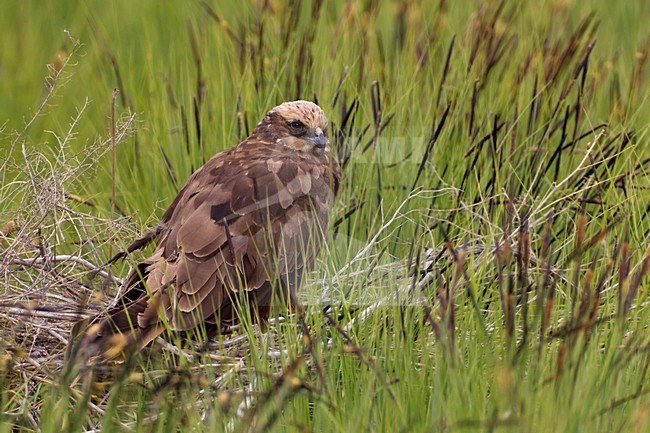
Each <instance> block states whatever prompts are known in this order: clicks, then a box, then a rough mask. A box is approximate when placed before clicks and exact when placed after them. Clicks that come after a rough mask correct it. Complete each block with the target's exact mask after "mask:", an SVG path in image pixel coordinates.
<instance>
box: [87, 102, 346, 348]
mask: <svg viewBox="0 0 650 433" xmlns="http://www.w3.org/2000/svg"><path fill="white" fill-rule="evenodd" d="M326 133H327V118H326V117H325V114H324V113H323V111H322V110H321V109H320V107H318V106H317V105H315V104H313V103H311V102H307V101H294V102H286V103H284V104H282V105H279V106H277V107H275V108H273V109H272V110H271V111H269V112H268V113H267V114H266V115H265V116H264V118H263V119H262V121H261V122H260V123H259V124H257V126H256V127H255V129H254V130H253V132H252V133H251V135H250V137H248V138H247V139H246V140H244V141H243V142H241V143H240V144H239V145H237V146H235V147H233V148H230V149H227V150H225V151H223V152H220V153H218V154H216V155H215V156H213V157H212V159H210V160H209V161H208V162H207V163H206V164H205V165H204V166H203V167H201V168H199V169H198V170H197V171H196V172H195V173H194V174H193V175H192V176H191V177H190V179H189V180H188V181H187V183H186V184H185V186H184V187H183V189H182V190H181V191H180V193H179V194H178V196H177V197H176V198H175V199H174V201H173V202H172V204H171V206H169V208H168V209H167V211H166V212H165V213H164V215H163V217H162V220H161V221H160V223H159V224H158V226H157V227H156V228H155V229H154V230H153V231H152V232H151V233H152V236H151V237H154V238H155V239H157V246H156V248H155V250H154V252H153V254H152V255H151V257H149V258H147V259H146V260H144V261H143V262H142V263H140V264H138V265H137V266H136V267H135V268H134V269H133V270H132V271H131V273H130V274H129V276H128V277H127V279H126V282H125V284H124V294H123V295H122V297H121V299H120V300H119V302H118V304H117V305H116V306H115V307H113V308H112V309H111V310H109V311H108V313H107V314H105V315H100V316H98V317H96V318H95V319H93V320H91V322H90V323H91V324H90V326H88V327H87V328H86V330H85V331H84V333H83V335H81V336H80V341H79V346H78V348H79V350H80V351H82V352H86V353H88V354H91V355H96V354H103V355H104V356H105V357H110V356H112V355H116V354H119V353H120V352H122V351H123V350H127V349H129V348H142V347H144V346H145V345H147V344H148V343H149V342H150V341H152V340H153V339H155V338H156V337H157V336H158V335H160V334H161V333H162V332H163V331H164V330H165V329H167V328H169V329H170V330H172V331H179V332H180V331H192V330H194V329H195V328H197V327H199V326H203V325H207V326H208V327H210V326H211V327H213V328H214V329H217V330H218V329H219V328H221V327H223V326H224V325H229V324H233V323H236V322H237V320H238V319H237V316H236V314H237V313H236V312H235V308H236V307H235V305H233V304H234V303H236V302H237V299H238V298H237V297H238V296H242V294H244V296H247V297H248V300H249V301H250V302H251V305H253V306H254V311H253V313H254V314H256V315H257V316H258V317H261V318H264V316H265V315H267V314H268V307H269V305H270V303H271V301H272V299H273V298H274V295H275V294H278V293H284V294H283V299H284V300H285V302H289V299H287V295H288V296H289V298H291V297H292V296H293V294H294V293H295V290H296V289H297V286H298V284H300V280H301V276H302V274H303V273H304V271H308V270H309V269H310V268H311V267H312V265H313V263H314V256H315V254H316V253H317V251H318V249H319V247H320V245H321V243H322V239H323V234H324V232H325V230H326V228H327V223H328V212H329V208H330V206H331V201H332V199H333V196H334V195H335V194H336V191H337V189H338V184H339V180H340V177H341V172H340V168H339V165H338V163H337V162H336V160H335V158H334V156H333V155H332V153H331V151H330V147H329V141H328V140H327V136H326ZM135 245H137V246H141V245H142V242H139V243H138V241H136V242H135V243H134V246H135ZM133 249H135V247H134V248H133ZM130 250H131V249H130ZM116 347H117V350H116ZM107 352H108V353H107Z"/></svg>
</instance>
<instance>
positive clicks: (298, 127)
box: [256, 101, 330, 154]
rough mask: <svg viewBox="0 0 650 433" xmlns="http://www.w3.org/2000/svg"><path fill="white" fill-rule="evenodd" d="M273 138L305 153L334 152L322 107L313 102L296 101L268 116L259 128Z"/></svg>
mask: <svg viewBox="0 0 650 433" xmlns="http://www.w3.org/2000/svg"><path fill="white" fill-rule="evenodd" d="M258 128H261V129H262V131H260V132H262V133H263V134H269V135H271V137H270V138H271V139H272V140H273V141H275V143H276V144H278V145H280V146H283V147H286V148H289V149H292V150H295V151H298V152H305V153H313V154H323V153H327V152H329V151H330V146H329V140H328V139H327V117H325V113H323V110H321V108H320V107H319V106H318V105H316V104H314V103H313V102H309V101H292V102H285V103H284V104H282V105H278V106H277V107H275V108H273V109H272V110H271V111H269V112H268V113H267V115H266V116H265V117H264V119H263V120H262V122H260V124H259V125H258V126H257V128H256V129H258Z"/></svg>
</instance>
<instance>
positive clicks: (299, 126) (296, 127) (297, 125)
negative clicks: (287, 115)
mask: <svg viewBox="0 0 650 433" xmlns="http://www.w3.org/2000/svg"><path fill="white" fill-rule="evenodd" d="M289 126H290V127H291V129H293V130H295V131H301V130H302V129H304V128H305V124H304V123H302V122H301V121H300V120H292V121H291V122H289Z"/></svg>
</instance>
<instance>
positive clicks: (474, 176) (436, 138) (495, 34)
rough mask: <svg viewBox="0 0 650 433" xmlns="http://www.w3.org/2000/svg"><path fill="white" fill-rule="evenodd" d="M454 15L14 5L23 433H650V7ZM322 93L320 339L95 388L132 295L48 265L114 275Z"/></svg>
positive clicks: (9, 267) (516, 5)
mask: <svg viewBox="0 0 650 433" xmlns="http://www.w3.org/2000/svg"><path fill="white" fill-rule="evenodd" d="M441 3H442V5H438V4H435V5H429V4H428V3H425V2H417V1H410V2H405V3H404V4H403V5H400V4H397V3H389V2H377V3H375V2H353V1H351V2H343V1H332V2H322V4H321V2H317V1H315V2H306V3H304V4H302V7H300V6H298V5H292V6H286V5H283V4H281V3H280V2H275V1H271V2H268V4H267V3H265V2H260V4H258V3H249V2H208V4H209V6H206V5H205V4H204V3H201V2H187V3H186V4H183V5H181V4H180V3H176V2H170V1H162V2H127V1H115V2H89V1H85V2H80V3H78V2H47V3H43V2H38V1H32V2H28V1H27V2H3V3H2V5H0V25H1V27H0V28H2V30H1V32H2V50H0V94H1V95H2V104H0V132H1V135H0V164H1V165H0V167H1V169H2V173H1V174H0V178H1V180H2V182H1V184H0V231H3V232H7V233H6V237H4V238H3V237H0V271H1V272H0V296H1V298H0V301H1V302H0V304H1V305H0V329H1V330H2V331H1V333H0V351H3V352H4V351H6V355H5V356H3V357H2V358H1V359H0V386H1V388H0V409H1V410H0V430H1V431H10V430H12V429H19V430H24V431H36V430H37V429H39V430H40V431H43V432H51V431H80V430H84V429H93V428H103V429H106V431H113V430H131V429H134V430H139V431H177V430H183V431H184V430H189V429H191V430H193V431H194V430H196V431H204V430H205V431H221V430H229V431H249V430H250V431H261V430H264V429H265V428H267V427H269V428H271V429H273V430H276V431H296V430H298V431H312V430H313V431H341V432H343V431H355V430H356V431H386V432H393V431H459V430H461V431H499V432H501V431H504V432H506V431H507V432H510V431H513V432H514V431H522V432H523V431H536V432H557V431H567V432H571V431H573V432H582V431H594V432H604V431H638V432H645V431H647V430H648V429H649V428H650V377H649V373H650V333H649V332H648V328H649V326H650V308H649V304H648V300H647V299H648V294H649V292H650V291H649V289H650V287H649V286H648V280H647V278H643V277H644V276H645V274H646V273H647V271H648V266H649V265H650V259H649V258H648V252H647V249H648V246H649V245H648V238H649V237H650V220H649V218H648V209H650V194H648V189H649V188H650V177H649V170H650V146H649V145H648V141H649V130H650V129H649V127H650V120H649V119H650V101H649V96H650V86H649V85H648V83H650V71H649V70H648V68H649V67H650V66H649V65H647V64H646V63H647V58H648V55H649V54H650V42H649V41H650V34H649V33H648V28H647V22H648V21H649V19H650V3H647V2H621V4H617V5H616V6H613V5H612V4H611V2H606V1H603V0H593V1H591V2H574V1H571V0H556V1H547V2H542V3H540V2H514V1H506V2H504V3H503V4H502V5H501V6H500V5H499V4H497V3H496V2H488V3H489V4H487V5H484V4H482V2H478V1H477V2H441ZM66 31H67V32H66ZM48 64H49V65H52V66H51V68H50V69H48V68H47V66H46V65H48ZM47 77H49V78H47ZM54 77H56V78H54ZM46 78H47V81H46ZM114 89H118V90H119V93H118V94H117V96H116V99H115V111H116V115H115V118H113V116H112V115H111V107H112V95H113V90H114ZM298 98H302V99H317V101H318V102H319V104H320V105H321V106H322V107H323V108H324V110H325V111H326V113H327V115H328V117H329V119H330V123H331V125H332V127H331V131H330V139H331V140H332V142H333V144H334V145H335V147H336V149H337V151H338V154H339V158H340V160H341V161H343V162H344V175H345V178H344V181H343V186H342V190H341V192H340V195H339V197H338V200H337V205H336V208H335V209H334V213H333V217H332V230H331V232H332V236H331V239H330V242H329V244H328V248H327V250H326V251H323V254H322V255H321V257H320V260H319V264H318V266H317V269H316V271H315V272H314V275H312V276H310V278H309V281H308V282H307V284H306V287H305V288H304V292H303V295H302V296H303V297H304V299H305V301H306V303H307V305H308V310H307V312H308V314H307V327H308V329H309V333H308V335H309V336H310V338H303V337H302V335H301V333H300V330H301V326H300V324H299V323H298V319H296V318H295V317H294V316H288V317H287V318H286V321H282V322H278V323H274V324H273V325H272V326H271V327H270V329H269V330H268V332H266V333H265V334H264V335H260V333H259V332H258V331H256V330H255V328H254V327H252V326H251V325H250V323H248V322H247V321H244V322H245V323H244V324H243V326H242V329H241V330H240V332H241V333H242V334H244V335H248V337H249V338H248V339H244V341H243V342H241V343H238V344H237V345H235V347H231V348H224V347H216V348H215V347H213V348H212V349H211V350H210V351H205V350H204V351H193V350H191V349H189V348H187V347H183V346H182V342H179V341H174V340H172V343H174V344H176V345H177V348H176V349H175V350H174V349H173V348H169V347H166V348H165V347H161V346H160V345H159V344H155V345H153V346H152V348H151V350H150V351H149V352H147V354H146V356H145V357H143V358H142V359H137V360H135V365H132V366H130V367H131V368H130V369H123V368H122V367H120V366H114V367H113V370H112V372H110V373H107V374H106V377H105V378H103V379H104V380H106V381H107V382H108V383H107V384H106V385H105V386H103V387H99V385H95V387H94V388H91V386H90V384H89V383H86V382H83V381H77V382H74V383H72V384H71V383H70V381H71V380H72V379H71V377H72V375H69V374H63V373H62V372H66V371H67V368H68V367H69V366H65V365H64V363H63V352H64V351H65V348H66V345H65V344H64V341H63V340H65V339H67V338H68V335H67V334H66V332H67V331H68V330H69V329H70V327H71V325H72V320H71V319H69V317H74V314H75V313H76V312H78V311H79V308H78V307H76V306H77V305H84V308H86V307H85V305H86V304H88V305H87V308H89V309H92V310H94V311H96V310H98V309H100V308H103V307H105V306H106V305H107V304H108V302H109V300H110V299H112V295H114V294H115V292H116V290H117V287H116V285H115V284H110V283H108V282H107V280H106V279H105V278H93V276H92V274H93V272H90V271H88V270H87V269H86V268H85V267H83V266H81V265H80V264H79V263H76V262H70V261H66V262H56V261H54V262H53V261H51V258H52V257H53V256H55V255H57V254H59V255H61V254H69V255H74V256H76V257H81V258H84V259H85V260H88V261H90V262H92V263H94V264H97V265H100V264H102V263H104V262H105V261H106V260H107V259H108V258H109V257H110V256H111V255H112V254H114V253H115V252H117V251H118V250H120V249H122V248H124V247H125V246H127V245H128V244H129V243H130V242H131V241H132V240H133V239H135V238H136V237H137V236H138V235H141V234H142V233H143V232H144V231H145V230H146V229H147V228H150V227H152V226H153V225H154V224H155V223H156V221H157V219H158V218H159V217H160V216H161V214H162V212H163V211H164V209H165V207H166V206H167V205H168V204H169V203H170V202H171V200H172V199H173V197H174V195H175V194H176V192H177V191H178V189H179V188H180V187H181V186H182V184H183V182H184V181H185V180H186V179H187V178H188V177H189V175H190V174H191V173H192V171H193V170H195V169H196V168H198V167H199V166H200V165H201V164H202V163H203V162H204V161H205V160H207V159H208V158H209V157H210V156H211V155H213V154H214V153H216V152H218V151H220V150H222V149H225V148H227V147H230V146H233V145H234V144H236V143H238V142H239V141H240V140H242V139H243V138H245V136H246V135H247V132H248V131H250V129H251V128H252V127H253V126H254V125H255V124H256V123H257V121H258V120H259V119H260V118H261V116H262V115H263V114H264V113H265V112H266V111H267V110H268V109H270V108H271V107H273V106H274V105H276V104H278V103H280V102H282V101H286V100H292V99H298ZM43 101H46V104H43V108H42V109H41V110H39V107H41V106H42V103H43ZM132 116H134V117H132ZM32 117H33V121H30V119H32ZM26 125H28V127H27V128H26V127H25V126H26ZM71 125H72V126H71ZM113 127H115V128H116V136H117V139H116V140H115V141H117V146H116V149H115V150H114V151H113V149H112V147H111V143H112V141H113V140H112V139H111V137H112V132H111V130H112V128H113ZM121 133H123V134H124V135H123V136H121V135H120V134H121ZM113 160H115V162H116V164H115V173H114V175H113V168H112V162H113ZM113 194H115V200H114V201H113V198H112V197H113ZM10 221H13V222H14V225H15V227H16V229H15V230H9V229H10V225H11V224H9V222H10ZM34 258H36V259H39V258H40V259H39V260H41V261H40V262H39V261H37V262H35V263H33V264H31V265H26V264H25V260H30V259H34ZM138 258H139V257H134V258H132V259H129V260H128V261H127V262H126V263H123V264H118V265H115V266H113V267H112V268H111V269H110V272H111V273H113V274H114V275H119V276H123V275H125V273H126V272H127V270H128V266H129V265H131V264H133V263H134V262H135V260H137V259H138ZM21 260H22V262H21ZM324 293H326V294H327V298H328V299H326V300H325V299H323V298H324V295H323V294H324ZM95 294H97V295H102V294H103V295H108V296H104V297H103V299H99V298H102V296H95ZM326 305H330V308H329V309H324V307H325V306H326ZM19 311H23V313H25V312H27V313H28V314H26V315H18V312H19ZM34 311H36V312H38V313H39V314H36V315H35V316H34V317H32V316H31V314H32V312H34ZM48 312H53V315H54V316H55V317H49V318H48V316H47V314H46V313H48ZM61 313H66V314H69V316H65V317H68V319H67V320H64V319H63V317H64V316H63V315H61ZM53 332H54V334H53ZM55 334H58V335H60V336H61V337H62V339H61V338H58V337H57V336H56V335H55ZM178 348H182V349H183V350H184V351H185V352H187V353H188V354H192V355H193V358H191V359H188V358H185V357H183V356H181V355H179V354H178ZM269 348H271V349H274V350H276V351H277V350H284V352H280V353H276V352H273V351H271V352H270V351H269V350H268V349H269ZM0 355H2V354H0ZM122 370H124V371H122ZM248 398H250V402H249V403H248V404H246V403H245V402H246V401H247V399H248ZM242 402H243V403H242ZM238 410H240V411H239V413H238Z"/></svg>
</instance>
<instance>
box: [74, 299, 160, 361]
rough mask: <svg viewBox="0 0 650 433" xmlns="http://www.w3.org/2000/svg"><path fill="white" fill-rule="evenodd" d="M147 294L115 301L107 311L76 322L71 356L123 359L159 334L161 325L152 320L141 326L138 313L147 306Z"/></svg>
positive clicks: (87, 358)
mask: <svg viewBox="0 0 650 433" xmlns="http://www.w3.org/2000/svg"><path fill="white" fill-rule="evenodd" d="M147 298H148V297H147V296H142V297H140V298H138V299H135V300H133V301H131V302H128V303H126V304H124V303H123V304H121V305H120V304H118V305H117V306H115V307H113V308H111V309H110V310H109V311H108V312H107V313H101V314H98V315H97V316H95V317H92V318H89V319H85V320H83V321H80V322H78V323H77V324H76V325H75V326H74V328H73V330H72V338H73V341H75V343H74V344H73V345H72V353H70V356H71V358H73V359H75V360H77V361H81V360H83V361H84V363H97V362H103V361H106V360H110V359H124V358H126V357H127V356H128V355H130V354H132V353H134V352H136V351H138V350H140V349H141V348H142V347H144V346H146V345H147V344H148V343H149V342H150V341H152V340H154V339H155V338H156V337H157V336H158V335H160V334H161V333H162V332H163V330H164V327H163V326H162V325H161V324H159V323H152V324H150V325H148V326H146V327H142V326H140V325H139V323H138V315H140V314H141V313H142V312H144V310H145V308H147V302H148V299H147Z"/></svg>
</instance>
